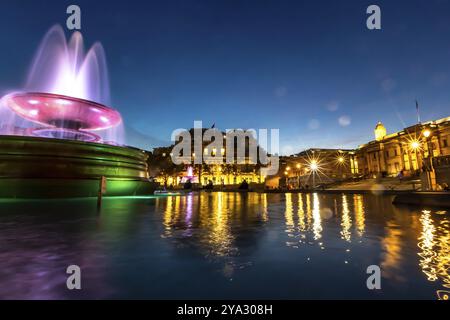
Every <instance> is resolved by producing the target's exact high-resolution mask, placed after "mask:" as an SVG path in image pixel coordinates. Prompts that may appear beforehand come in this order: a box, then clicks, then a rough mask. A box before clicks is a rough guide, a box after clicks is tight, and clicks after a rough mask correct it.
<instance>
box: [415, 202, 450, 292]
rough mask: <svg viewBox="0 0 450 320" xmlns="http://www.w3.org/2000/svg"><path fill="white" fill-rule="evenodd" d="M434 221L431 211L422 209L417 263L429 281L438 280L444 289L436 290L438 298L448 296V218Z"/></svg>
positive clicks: (449, 267)
mask: <svg viewBox="0 0 450 320" xmlns="http://www.w3.org/2000/svg"><path fill="white" fill-rule="evenodd" d="M437 220H438V219H436V221H434V219H433V218H432V212H431V211H429V210H423V211H422V214H421V217H420V222H421V224H422V231H421V233H420V235H419V238H418V247H419V249H420V251H419V253H418V255H419V257H420V262H419V265H420V267H421V269H422V272H423V273H424V274H425V275H426V276H427V279H428V280H429V281H431V282H436V281H439V282H441V284H442V286H443V287H444V288H445V289H444V290H437V292H436V294H437V296H438V298H439V299H443V300H448V299H449V296H450V291H449V289H450V220H449V219H448V217H444V218H443V219H442V220H440V221H437Z"/></svg>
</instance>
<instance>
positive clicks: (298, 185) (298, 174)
mask: <svg viewBox="0 0 450 320" xmlns="http://www.w3.org/2000/svg"><path fill="white" fill-rule="evenodd" d="M295 167H296V168H297V171H296V173H297V189H300V167H301V165H300V163H297V165H296V166H295Z"/></svg>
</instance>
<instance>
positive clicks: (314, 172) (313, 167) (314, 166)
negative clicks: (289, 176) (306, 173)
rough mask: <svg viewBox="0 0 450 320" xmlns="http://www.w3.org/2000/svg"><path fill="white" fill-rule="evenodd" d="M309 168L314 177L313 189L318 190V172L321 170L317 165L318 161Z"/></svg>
mask: <svg viewBox="0 0 450 320" xmlns="http://www.w3.org/2000/svg"><path fill="white" fill-rule="evenodd" d="M309 168H310V169H311V171H312V175H313V189H315V188H316V171H317V169H319V166H318V165H317V161H316V160H312V161H311V164H310V165H309Z"/></svg>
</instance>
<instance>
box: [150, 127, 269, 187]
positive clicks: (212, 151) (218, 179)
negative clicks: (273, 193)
mask: <svg viewBox="0 0 450 320" xmlns="http://www.w3.org/2000/svg"><path fill="white" fill-rule="evenodd" d="M195 130H201V135H202V137H203V136H204V135H205V133H206V130H209V131H210V133H211V130H212V129H191V130H189V133H190V137H191V141H190V148H189V150H190V151H189V152H190V154H183V151H182V152H181V153H180V154H179V156H181V157H184V158H185V160H186V161H185V163H184V164H181V165H178V166H176V165H174V164H173V162H172V156H173V150H174V147H175V146H176V144H174V145H172V146H170V147H165V148H156V149H155V150H154V151H153V153H154V154H155V155H156V154H158V155H159V156H158V157H156V158H155V160H156V161H155V163H153V164H150V167H153V168H155V167H158V165H159V164H161V163H172V166H170V165H169V167H168V168H162V169H160V170H156V171H157V172H155V173H154V177H155V179H156V181H157V182H159V183H160V184H162V185H166V186H174V187H175V186H181V185H182V184H184V183H185V182H186V181H191V183H194V184H198V185H201V186H205V185H208V184H212V185H217V186H229V185H231V186H233V185H240V184H241V183H243V182H244V181H245V182H247V183H249V184H264V182H265V177H264V176H263V175H262V174H261V170H260V169H261V166H260V165H259V164H258V158H256V159H255V158H254V157H251V156H250V149H251V148H252V147H255V148H256V153H257V154H258V155H259V146H257V145H256V140H254V139H253V138H252V136H251V135H247V136H246V137H245V138H244V139H242V140H239V139H238V138H237V137H234V136H233V135H231V136H230V135H227V134H225V133H224V132H221V131H219V130H217V129H213V130H212V131H213V135H214V136H216V137H219V136H220V137H221V140H222V141H221V143H219V144H218V145H217V146H213V147H211V142H214V139H205V141H202V143H201V146H200V150H201V155H200V154H198V153H199V152H197V153H196V152H195V151H198V149H199V148H198V147H197V148H196V146H195V141H194V137H195ZM227 137H228V139H230V138H231V139H233V142H232V143H233V145H232V147H230V143H227ZM180 142H181V141H180ZM180 142H179V143H180ZM240 144H241V145H243V149H244V150H245V152H244V154H243V155H242V154H239V152H238V149H239V146H240ZM231 149H232V150H231ZM253 152H255V150H253ZM228 153H230V155H231V158H232V161H230V157H229V156H230V155H229V154H228Z"/></svg>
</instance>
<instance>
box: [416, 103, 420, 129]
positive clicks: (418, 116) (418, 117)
mask: <svg viewBox="0 0 450 320" xmlns="http://www.w3.org/2000/svg"><path fill="white" fill-rule="evenodd" d="M416 112H417V123H418V124H420V112H419V102H418V101H417V100H416Z"/></svg>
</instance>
